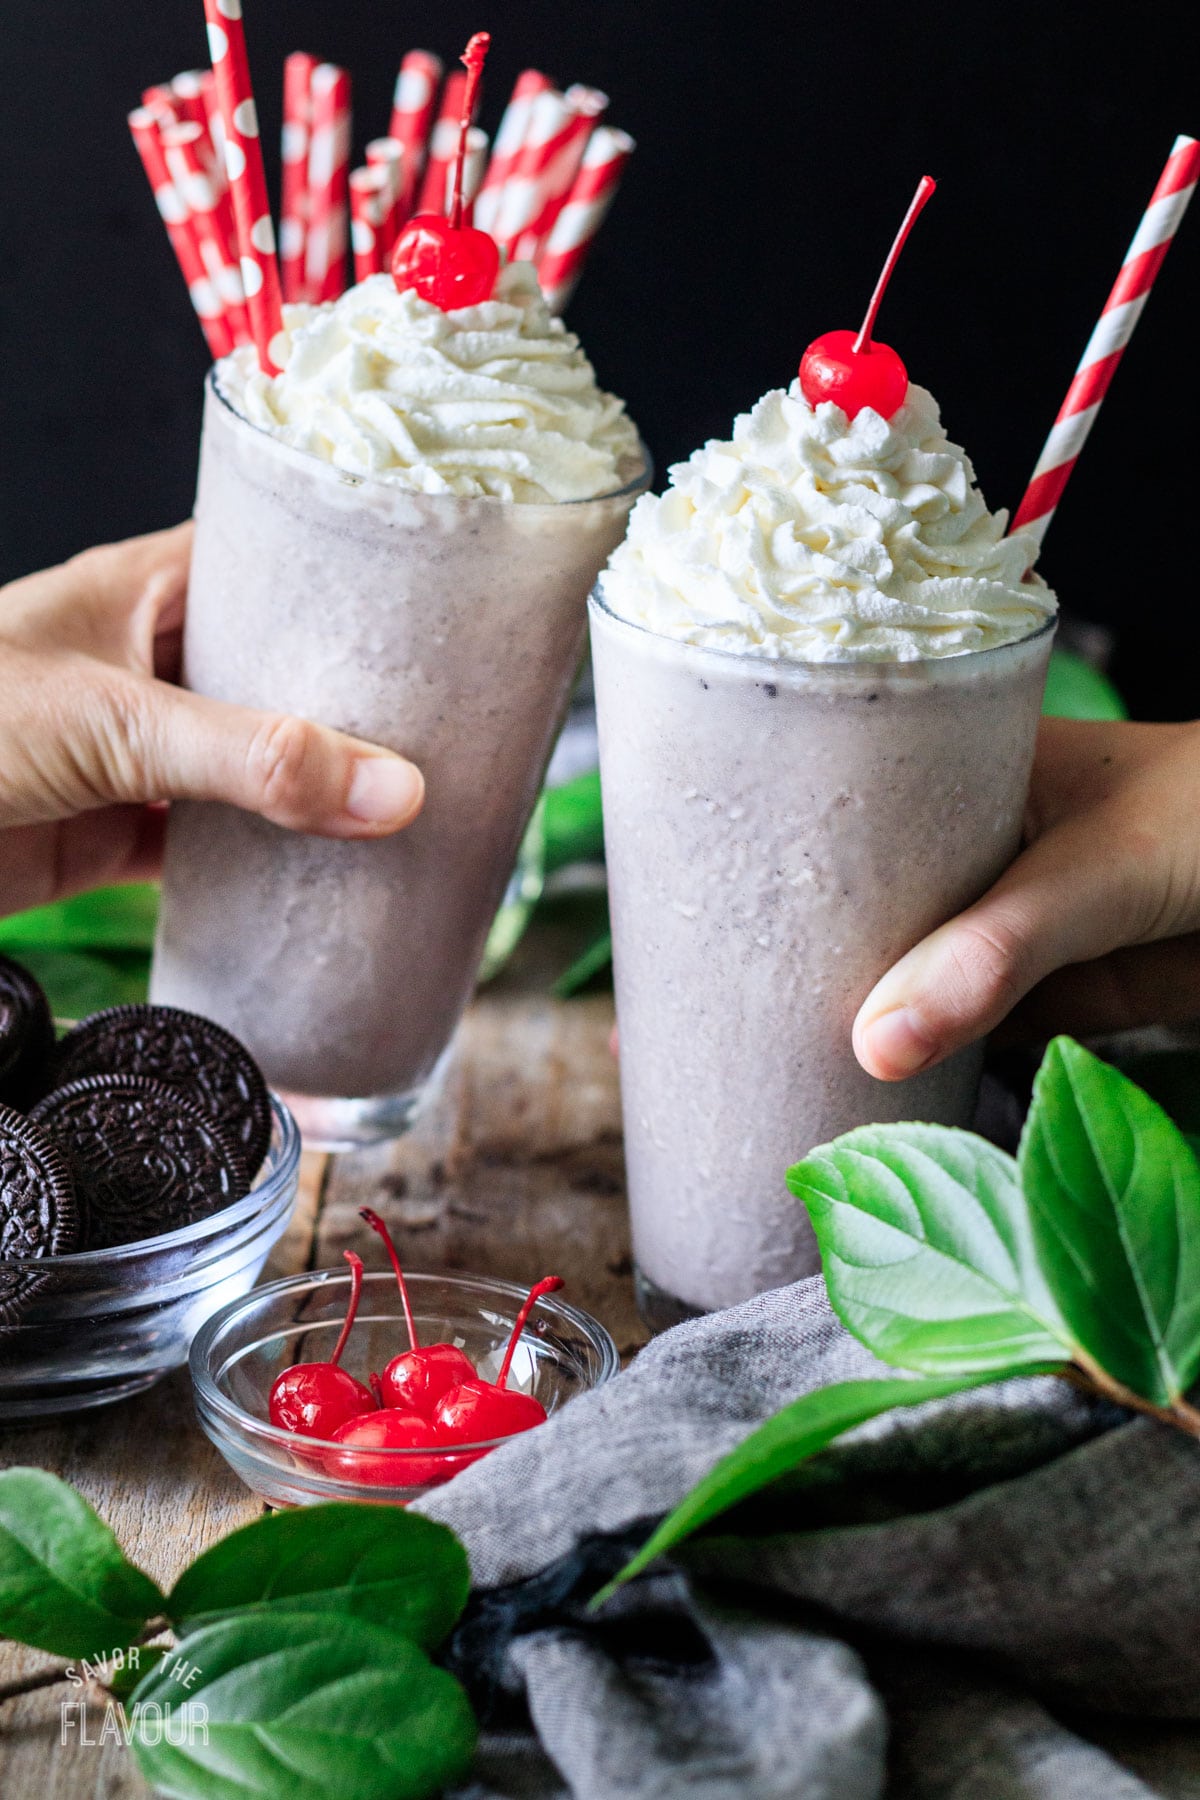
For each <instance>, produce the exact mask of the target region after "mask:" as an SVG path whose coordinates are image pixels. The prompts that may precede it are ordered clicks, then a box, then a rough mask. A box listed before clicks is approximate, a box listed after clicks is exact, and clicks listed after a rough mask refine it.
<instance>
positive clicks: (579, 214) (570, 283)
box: [537, 125, 634, 313]
mask: <svg viewBox="0 0 1200 1800" xmlns="http://www.w3.org/2000/svg"><path fill="white" fill-rule="evenodd" d="M633 151H634V142H633V139H632V138H631V137H630V135H629V133H628V132H627V131H616V130H614V128H613V127H612V126H611V125H598V126H597V127H596V129H595V131H594V132H593V133H592V135H591V137H590V138H589V139H588V144H587V148H586V150H585V151H584V153H583V162H582V163H581V164H580V168H579V173H578V175H577V176H576V177H575V182H574V185H573V186H572V188H571V191H570V193H569V194H568V196H567V201H566V205H565V206H564V207H563V208H562V210H561V212H560V213H559V215H558V217H557V219H556V220H555V221H554V226H553V229H552V230H551V232H550V236H549V238H548V240H547V243H546V248H545V250H544V251H543V252H542V255H541V257H540V258H539V260H538V264H537V271H538V280H539V281H540V282H541V284H542V292H543V293H544V294H545V296H546V303H547V305H548V306H549V308H550V310H551V312H556V313H560V312H561V311H562V310H563V308H564V306H565V305H566V304H567V301H568V300H569V299H570V298H571V294H572V293H573V291H574V288H575V284H576V282H577V281H578V280H579V276H580V273H581V271H582V269H583V265H584V262H585V261H586V260H587V255H588V251H589V250H590V249H591V247H592V243H593V240H594V239H595V236H596V233H597V232H598V231H599V229H600V226H601V224H602V223H603V221H604V218H605V215H606V214H607V212H608V209H609V207H610V206H611V205H612V203H613V201H614V199H615V198H616V193H617V188H618V187H619V186H620V182H621V176H622V175H623V174H624V172H625V164H626V163H627V162H628V161H629V158H630V157H631V156H632V154H633Z"/></svg>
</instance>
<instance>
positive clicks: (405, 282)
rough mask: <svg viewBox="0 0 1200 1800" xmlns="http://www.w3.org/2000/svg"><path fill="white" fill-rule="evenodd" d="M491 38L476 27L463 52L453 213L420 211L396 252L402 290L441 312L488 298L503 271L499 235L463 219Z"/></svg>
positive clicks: (395, 270) (395, 264)
mask: <svg viewBox="0 0 1200 1800" xmlns="http://www.w3.org/2000/svg"><path fill="white" fill-rule="evenodd" d="M491 41H492V40H491V37H490V36H489V35H488V33H487V32H486V31H477V32H476V33H475V35H474V37H473V38H472V39H471V40H470V42H469V43H468V45H467V47H466V50H465V51H464V52H463V56H462V61H463V62H464V63H465V64H466V67H467V79H466V81H465V83H464V84H463V97H462V112H461V115H460V117H459V122H458V155H457V157H456V158H455V163H454V189H453V193H452V196H451V200H450V209H449V215H448V217H446V218H443V217H442V215H441V214H440V213H418V214H417V215H416V217H415V218H413V219H410V220H409V222H408V224H407V225H406V226H405V227H404V230H403V231H402V232H401V233H400V236H399V237H398V238H397V239H396V248H395V250H394V251H393V252H392V280H393V281H394V282H395V283H396V286H397V287H398V288H399V289H400V292H401V293H403V292H404V290H405V289H406V288H412V289H414V290H415V292H416V293H418V294H420V296H421V298H422V300H428V301H430V302H431V303H432V304H433V305H434V306H438V307H440V308H441V310H442V311H443V312H453V311H454V310H455V308H456V307H460V306H478V305H479V303H480V302H481V301H483V300H490V299H491V296H492V289H493V288H494V287H495V285H496V276H497V275H498V274H499V272H500V249H499V246H498V245H497V243H496V241H495V239H494V238H491V237H489V236H488V234H487V232H486V231H479V230H478V229H477V228H476V227H475V226H473V225H464V224H463V195H462V187H463V162H464V158H465V157H466V153H467V132H468V130H469V129H470V125H471V118H472V115H473V113H474V111H475V94H476V91H477V89H478V87H479V80H480V77H481V75H482V74H483V65H484V61H485V59H486V57H487V53H488V46H489V45H490V44H491Z"/></svg>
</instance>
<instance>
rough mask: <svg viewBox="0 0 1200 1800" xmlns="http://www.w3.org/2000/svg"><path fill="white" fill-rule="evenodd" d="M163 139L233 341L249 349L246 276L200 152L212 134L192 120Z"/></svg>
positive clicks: (168, 130) (165, 131)
mask: <svg viewBox="0 0 1200 1800" xmlns="http://www.w3.org/2000/svg"><path fill="white" fill-rule="evenodd" d="M160 136H161V142H162V147H163V152H164V154H165V156H166V159H167V172H168V174H169V175H170V177H171V185H172V186H173V187H174V189H175V192H176V193H177V194H178V196H179V198H180V200H181V201H182V202H183V205H184V207H185V208H186V210H187V213H188V217H189V218H190V220H191V223H192V228H193V230H194V231H195V234H196V239H197V242H198V243H199V245H200V255H201V256H202V258H203V259H204V267H205V269H206V270H207V272H208V278H209V280H210V281H211V282H212V284H213V286H214V287H215V288H216V290H217V295H218V298H219V299H220V302H221V306H222V308H223V310H224V313H225V320H226V323H227V324H228V326H229V329H230V331H231V333H232V334H233V341H234V343H235V344H248V343H250V341H251V335H250V320H249V316H248V314H247V312H246V298H245V294H244V293H243V291H242V277H241V272H240V270H239V269H238V267H237V264H236V262H235V261H234V253H233V248H232V245H231V244H230V241H229V239H228V238H227V237H226V234H225V231H224V229H223V228H222V222H221V220H220V218H219V211H220V206H219V201H220V196H218V194H217V191H216V189H215V188H214V186H213V180H212V176H211V174H210V172H209V170H208V169H207V168H206V167H205V164H204V160H203V158H202V155H201V150H200V142H201V137H202V136H207V129H206V128H202V127H201V126H199V125H197V124H195V123H194V122H192V121H188V122H187V123H186V124H181V125H164V126H163V127H162V130H161V133H160Z"/></svg>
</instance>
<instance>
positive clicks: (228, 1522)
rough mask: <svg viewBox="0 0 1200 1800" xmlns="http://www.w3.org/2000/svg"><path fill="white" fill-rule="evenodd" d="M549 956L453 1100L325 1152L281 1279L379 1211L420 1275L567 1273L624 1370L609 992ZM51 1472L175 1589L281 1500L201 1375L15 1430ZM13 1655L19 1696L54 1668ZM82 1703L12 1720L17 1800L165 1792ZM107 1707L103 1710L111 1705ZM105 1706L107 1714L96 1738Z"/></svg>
mask: <svg viewBox="0 0 1200 1800" xmlns="http://www.w3.org/2000/svg"><path fill="white" fill-rule="evenodd" d="M537 960H538V959H537V955H536V950H535V951H533V952H526V953H525V954H523V955H521V956H518V958H517V959H516V961H515V963H514V965H513V967H512V968H511V969H510V970H509V971H507V972H506V974H505V976H504V977H503V978H502V980H501V981H500V982H498V983H496V984H493V986H492V987H490V988H489V989H487V990H486V991H485V993H484V994H483V995H482V996H481V997H480V998H479V999H478V1000H477V1001H476V1003H475V1005H474V1006H473V1007H472V1009H471V1011H470V1012H469V1013H468V1015H467V1018H466V1019H465V1021H464V1024H463V1028H462V1030H461V1032H460V1035H459V1040H458V1047H457V1051H456V1055H455V1057H454V1060H453V1061H452V1063H451V1066H450V1068H449V1070H448V1072H447V1077H446V1080H445V1083H444V1085H443V1087H442V1088H441V1090H440V1092H439V1094H438V1096H437V1098H436V1100H434V1101H433V1102H432V1103H431V1104H430V1105H429V1107H428V1108H427V1110H426V1113H425V1115H424V1116H423V1117H422V1119H421V1120H420V1121H419V1123H418V1125H417V1127H416V1128H415V1129H414V1130H413V1131H412V1132H411V1133H410V1135H409V1136H408V1137H406V1138H403V1139H401V1140H400V1141H399V1142H397V1143H394V1144H390V1145H385V1146H381V1147H378V1148H376V1149H374V1150H370V1151H363V1152H359V1153H356V1154H354V1155H345V1156H336V1157H322V1156H318V1155H315V1154H312V1153H307V1154H306V1155H305V1157H304V1162H303V1171H302V1177H301V1190H300V1200H299V1204H298V1206H297V1209H296V1213H295V1216H294V1218H293V1221H292V1224H291V1226H290V1228H289V1230H288V1232H287V1235H286V1236H285V1237H284V1238H283V1239H282V1240H281V1241H280V1243H279V1244H278V1245H277V1246H276V1248H275V1251H274V1254H273V1255H272V1258H271V1261H270V1263H269V1264H268V1266H267V1269H266V1270H265V1271H264V1277H263V1279H264V1280H266V1279H270V1278H272V1277H273V1276H278V1275H284V1274H289V1273H291V1272H293V1271H296V1270H300V1269H306V1268H321V1267H327V1266H330V1265H333V1264H339V1263H340V1262H341V1254H342V1251H343V1249H344V1248H346V1247H347V1246H349V1245H352V1246H353V1247H354V1248H355V1249H357V1250H358V1251H359V1253H360V1254H361V1255H362V1258H363V1260H364V1262H365V1263H366V1264H367V1266H368V1267H385V1266H386V1262H385V1258H384V1254H383V1247H382V1245H381V1244H380V1243H379V1240H378V1239H377V1238H376V1237H375V1236H374V1235H373V1234H372V1233H371V1232H370V1231H368V1230H367V1228H366V1227H365V1226H364V1225H363V1224H362V1222H361V1221H360V1220H359V1218H358V1217H357V1209H358V1207H360V1206H362V1205H366V1204H368V1203H369V1204H370V1205H372V1206H374V1207H375V1208H376V1209H377V1210H378V1211H379V1212H380V1213H382V1214H383V1216H384V1218H386V1220H387V1221H388V1224H389V1226H390V1227H391V1229H392V1231H393V1233H394V1235H395V1238H396V1242H397V1244H398V1246H399V1250H400V1255H401V1258H402V1260H403V1261H404V1263H405V1265H406V1266H408V1267H411V1268H413V1269H461V1270H468V1271H473V1272H479V1273H483V1274H489V1275H497V1276H502V1277H504V1278H506V1279H508V1280H511V1281H516V1282H520V1283H522V1284H526V1283H532V1282H533V1281H535V1280H536V1279H537V1278H538V1277H539V1276H541V1275H544V1274H546V1273H548V1272H550V1271H553V1272H554V1273H556V1274H560V1275H562V1276H563V1277H564V1279H565V1280H566V1283H567V1295H568V1297H569V1298H570V1299H571V1300H572V1301H573V1302H574V1303H575V1304H577V1305H579V1306H582V1307H583V1308H584V1309H585V1310H586V1311H588V1312H591V1313H594V1314H595V1315H596V1316H597V1317H598V1318H599V1319H600V1320H602V1322H603V1323H604V1324H605V1325H606V1326H607V1327H608V1329H609V1331H610V1332H611V1333H612V1335H613V1337H614V1338H615V1340H616V1342H617V1345H618V1347H619V1348H620V1350H621V1352H622V1354H623V1356H629V1355H631V1354H632V1353H633V1351H634V1350H635V1349H636V1348H637V1347H638V1346H639V1345H640V1344H641V1343H643V1342H644V1341H645V1335H646V1334H645V1331H644V1328H643V1327H642V1325H641V1323H640V1321H639V1319H638V1317H637V1313H636V1311H635V1308H634V1301H633V1288H632V1282H631V1279H630V1258H629V1239H628V1230H627V1223H626V1216H625V1190H624V1166H623V1159H622V1152H621V1128H620V1112H619V1106H618V1091H617V1071H616V1064H615V1062H614V1060H613V1057H612V1055H611V1053H610V1051H609V1047H608V1039H609V1032H610V1030H611V1026H612V1002H611V999H610V998H609V997H608V996H606V995H597V996H589V997H583V998H578V999H574V1000H569V1001H557V1000H552V999H548V998H546V997H545V984H544V980H543V979H542V978H541V971H540V970H539V969H538V968H537ZM15 1463H26V1464H35V1465H37V1466H39V1467H41V1468H44V1469H51V1470H53V1471H54V1472H55V1473H56V1474H58V1475H61V1476H62V1477H63V1478H64V1479H65V1480H67V1481H70V1482H72V1483H73V1484H74V1485H75V1486H76V1487H77V1488H79V1489H80V1490H81V1492H83V1493H84V1494H85V1495H86V1496H87V1498H88V1499H89V1500H90V1501H91V1502H92V1504H93V1505H94V1506H95V1507H96V1508H97V1510H98V1511H99V1512H100V1513H101V1515H102V1516H103V1517H104V1518H105V1519H106V1520H107V1521H108V1523H109V1524H110V1525H111V1526H112V1527H113V1529H114V1530H115V1531H116V1533H117V1536H118V1537H119V1539H120V1541H121V1543H122V1544H123V1545H124V1547H125V1550H126V1552H127V1554H128V1555H130V1556H131V1557H132V1558H133V1559H134V1560H135V1561H136V1562H137V1563H139V1564H140V1565H141V1567H142V1568H144V1569H145V1570H146V1571H147V1572H148V1573H149V1574H150V1575H152V1576H153V1577H154V1579H155V1580H156V1581H157V1582H158V1583H159V1584H160V1586H162V1587H164V1588H165V1587H168V1586H170V1584H171V1582H172V1581H173V1580H174V1578H175V1576H176V1574H177V1573H178V1571H179V1569H180V1568H181V1567H182V1565H183V1564H184V1563H185V1562H187V1561H189V1560H190V1559H191V1558H192V1557H193V1556H195V1555H196V1554H197V1553H198V1552H199V1551H201V1550H202V1549H204V1548H205V1546H206V1545H208V1544H210V1543H211V1542H212V1541H213V1540H214V1539H215V1538H217V1537H220V1536H222V1535H223V1534H224V1533H226V1532H228V1531H230V1530H232V1529H233V1528H234V1527H235V1526H238V1525H241V1524H244V1523H245V1522H246V1521H247V1520H249V1519H252V1518H254V1517H255V1516H256V1515H257V1514H258V1513H259V1512H260V1511H261V1510H262V1503H261V1502H260V1501H259V1500H257V1499H256V1498H255V1496H254V1495H253V1494H251V1493H250V1492H249V1491H248V1490H247V1489H246V1488H244V1487H243V1486H242V1484H241V1482H240V1481H239V1480H238V1479H237V1477H236V1476H234V1475H233V1474H232V1473H231V1472H230V1470H229V1469H228V1468H227V1467H226V1465H225V1463H224V1462H223V1461H222V1460H221V1458H220V1457H219V1456H218V1455H217V1453H216V1451H215V1450H214V1449H213V1448H212V1446H211V1445H210V1444H209V1442H208V1440H207V1438H205V1437H204V1436H203V1435H202V1433H201V1431H200V1429H199V1427H198V1426H197V1424H196V1421H195V1417H194V1414H193V1411H192V1404H191V1392H190V1386H189V1383H188V1379H187V1375H186V1372H185V1371H182V1370H181V1371H179V1372H178V1373H177V1374H175V1375H173V1376H170V1377H168V1378H167V1379H166V1380H164V1381H162V1382H160V1383H159V1384H158V1385H157V1386H156V1387H153V1388H151V1389H149V1390H148V1391H147V1392H146V1393H144V1394H140V1395H138V1396H137V1397H135V1398H134V1399H131V1400H126V1401H123V1402H121V1403H120V1404H118V1405H115V1406H109V1407H101V1408H99V1409H98V1410H96V1411H94V1412H86V1413H78V1414H75V1415H74V1416H71V1417H68V1418H64V1419H61V1420H57V1421H56V1420H49V1421H47V1423H46V1424H44V1425H38V1426H29V1427H14V1428H10V1429H7V1430H5V1431H4V1432H3V1433H0V1466H3V1467H9V1466H11V1465H12V1464H15ZM50 1661H51V1659H49V1658H47V1657H45V1656H43V1655H41V1654H40V1653H38V1652H33V1651H24V1650H18V1649H16V1648H15V1647H14V1646H12V1645H4V1646H0V1683H4V1682H9V1681H13V1680H16V1679H19V1678H21V1677H24V1676H25V1675H28V1674H31V1673H33V1672H34V1671H36V1670H38V1669H40V1668H43V1667H45V1666H47V1665H48V1663H49V1662H50ZM78 1697H79V1690H78V1689H75V1688H63V1687H61V1686H60V1687H54V1688H46V1689H42V1690H40V1691H38V1692H34V1693H31V1694H28V1695H24V1696H22V1697H20V1698H18V1699H11V1700H8V1701H6V1702H4V1703H3V1704H0V1795H2V1796H3V1800H133V1797H134V1796H138V1797H139V1800H140V1797H141V1796H145V1795H147V1794H148V1793H149V1791H150V1790H149V1789H148V1788H147V1787H146V1785H145V1783H144V1782H143V1781H142V1779H141V1777H140V1776H139V1774H138V1771H137V1766H136V1764H135V1762H134V1759H133V1755H132V1753H131V1752H130V1751H129V1750H127V1749H124V1748H123V1747H121V1746H119V1745H112V1744H105V1745H99V1744H95V1745H81V1744H80V1743H78V1742H77V1741H76V1738H75V1734H74V1732H73V1731H72V1732H69V1733H68V1741H67V1743H66V1744H65V1745H64V1744H62V1743H61V1741H60V1731H61V1713H60V1703H61V1701H62V1700H64V1699H78ZM96 1697H98V1698H99V1699H101V1700H102V1699H103V1696H102V1695H101V1696H96ZM102 1716H103V1714H102V1708H97V1709H96V1717H97V1723H96V1725H95V1727H94V1733H93V1734H94V1735H96V1736H98V1734H99V1721H100V1720H102Z"/></svg>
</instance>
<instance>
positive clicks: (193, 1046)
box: [54, 1006, 271, 1176]
mask: <svg viewBox="0 0 1200 1800" xmlns="http://www.w3.org/2000/svg"><path fill="white" fill-rule="evenodd" d="M88 1075H144V1076H148V1077H149V1078H150V1079H151V1080H153V1081H163V1082H166V1083H167V1084H168V1085H169V1086H171V1087H178V1088H181V1089H183V1090H184V1091H185V1092H186V1094H187V1095H188V1097H189V1098H190V1099H191V1100H192V1101H193V1102H194V1103H195V1104H197V1105H198V1106H200V1107H201V1109H202V1110H203V1111H204V1112H205V1113H207V1115H208V1117H209V1118H210V1119H212V1120H213V1122H214V1123H215V1124H216V1125H218V1126H219V1127H220V1128H221V1130H222V1131H223V1132H224V1133H225V1135H226V1137H231V1138H233V1139H235V1140H236V1142H237V1145H238V1147H239V1149H240V1152H241V1158H242V1161H243V1163H244V1164H245V1166H246V1169H247V1171H248V1173H249V1174H250V1175H251V1176H254V1175H255V1174H257V1172H258V1170H259V1168H260V1166H261V1164H262V1160H263V1158H264V1156H265V1155H266V1154H267V1149H268V1147H269V1145H270V1142H271V1102H270V1098H269V1096H268V1093H267V1084H266V1082H265V1081H264V1080H263V1076H262V1071H261V1070H260V1069H259V1066H258V1064H257V1063H256V1062H255V1060H254V1058H253V1057H252V1056H251V1054H250V1052H249V1051H248V1050H247V1049H246V1047H245V1045H244V1044H240V1043H239V1042H238V1040H237V1038H235V1037H234V1036H233V1035H232V1033H231V1032H228V1031H226V1030H225V1028H224V1027H223V1026H221V1025H216V1024H214V1023H213V1021H212V1020H211V1019H204V1018H201V1017H200V1015H199V1014H198V1013H190V1012H182V1011H181V1010H180V1009H179V1008H178V1007H174V1006H112V1007H109V1009H108V1010H107V1011H106V1012H98V1013H93V1014H92V1016H91V1018H90V1019H85V1020H84V1021H83V1023H82V1024H81V1025H77V1026H76V1027H75V1029H74V1031H71V1032H68V1034H67V1036H66V1037H65V1038H64V1039H63V1040H62V1042H61V1043H60V1044H59V1046H58V1050H57V1052H56V1055H55V1059H54V1084H55V1086H56V1087H62V1086H66V1085H67V1084H68V1083H70V1082H75V1081H80V1080H82V1079H83V1078H84V1077H85V1076H88Z"/></svg>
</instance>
